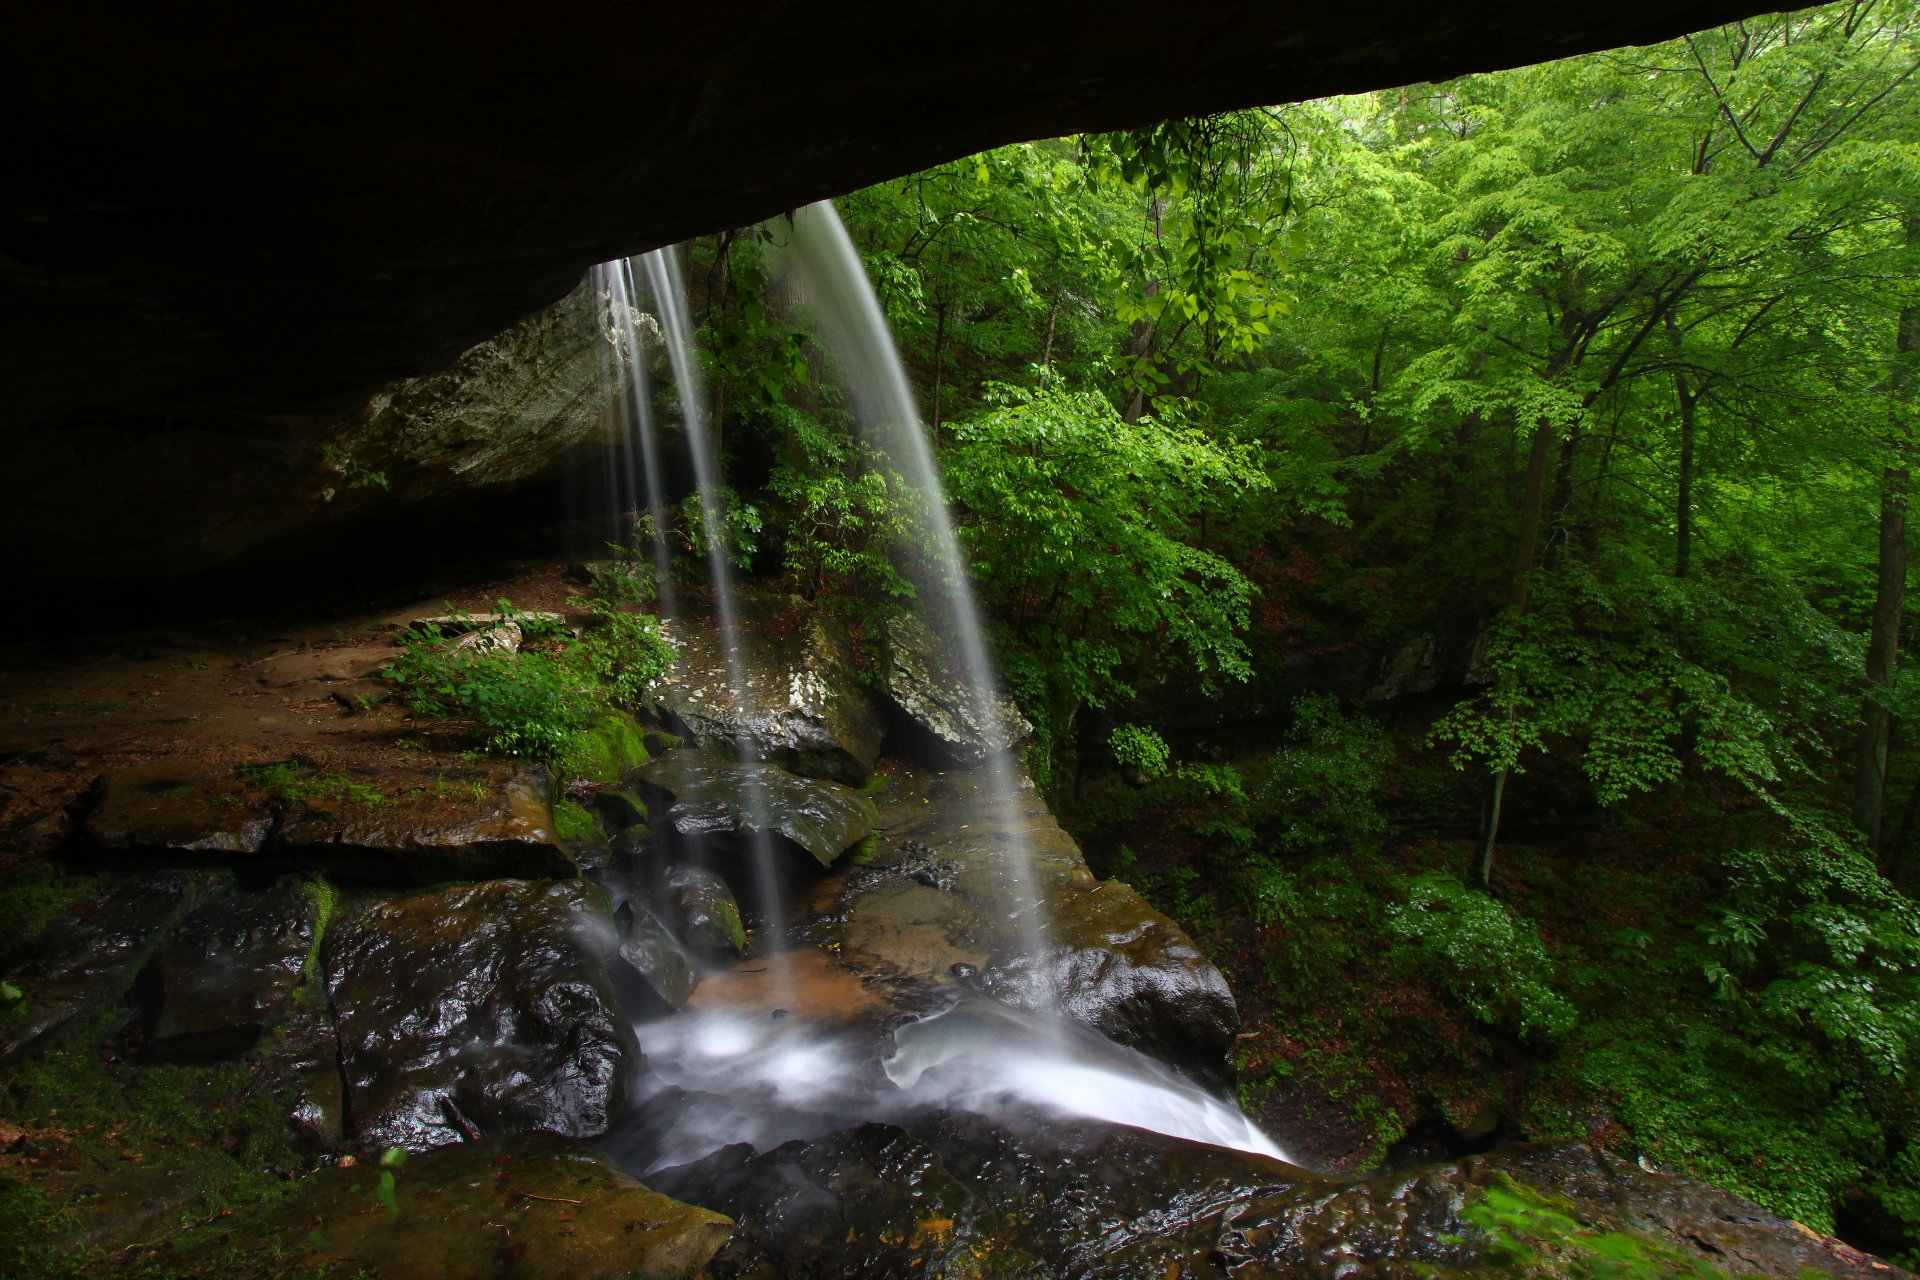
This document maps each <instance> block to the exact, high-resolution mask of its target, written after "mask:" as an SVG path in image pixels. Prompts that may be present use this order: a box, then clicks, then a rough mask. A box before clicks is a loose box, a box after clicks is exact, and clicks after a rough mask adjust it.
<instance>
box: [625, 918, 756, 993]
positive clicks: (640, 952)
mask: <svg viewBox="0 0 1920 1280" xmlns="http://www.w3.org/2000/svg"><path fill="white" fill-rule="evenodd" d="M738 914H739V913H738V909H737V908H736V909H735V916H736V917H737V916H738ZM614 923H615V925H616V926H617V928H618V929H619V934H620V958H621V959H622V960H624V961H625V962H626V963H627V964H629V965H631V966H633V970H634V973H635V974H636V975H637V976H638V977H639V978H640V979H641V980H642V981H644V982H645V984H646V987H647V990H648V992H650V993H651V995H652V1000H651V1001H647V1000H646V999H645V998H644V997H643V998H642V1003H652V1004H654V1005H656V1006H657V1008H656V1009H655V1010H654V1011H655V1012H660V1011H665V1010H670V1009H680V1008H684V1007H685V1006H686V1003H687V1001H688V1000H691V999H692V998H693V989H694V987H695V986H697V985H698V984H699V982H700V974H699V969H698V968H697V966H696V965H695V964H694V962H693V957H691V956H689V955H688V954H687V952H686V950H685V949H684V948H682V947H681V945H680V944H679V943H678V942H677V941H675V940H674V937H673V935H672V934H671V933H669V932H667V927H666V926H665V925H663V924H661V923H660V921H659V920H657V919H655V918H654V915H653V913H652V912H651V911H649V910H647V908H646V906H645V905H644V904H642V903H638V902H631V901H629V902H624V903H622V904H621V905H620V907H619V909H618V910H617V911H615V912H614Z"/></svg>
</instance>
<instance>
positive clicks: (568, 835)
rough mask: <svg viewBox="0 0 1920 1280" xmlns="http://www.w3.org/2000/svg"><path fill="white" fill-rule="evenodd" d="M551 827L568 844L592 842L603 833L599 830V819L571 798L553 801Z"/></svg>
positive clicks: (598, 838)
mask: <svg viewBox="0 0 1920 1280" xmlns="http://www.w3.org/2000/svg"><path fill="white" fill-rule="evenodd" d="M553 829H554V831H555V832H556V833H557V834H558V835H559V837H560V839H561V840H562V841H563V842H564V843H566V844H567V845H569V846H573V845H581V844H593V843H595V842H597V841H599V840H600V839H602V837H603V836H604V834H605V833H604V832H602V831H601V830H600V819H598V818H596V817H594V815H593V814H592V813H591V812H590V811H588V810H586V809H583V808H581V807H580V806H579V805H577V804H575V803H573V801H571V800H557V801H555V802H554V805H553Z"/></svg>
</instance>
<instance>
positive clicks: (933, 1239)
mask: <svg viewBox="0 0 1920 1280" xmlns="http://www.w3.org/2000/svg"><path fill="white" fill-rule="evenodd" d="M656 1181H657V1182H658V1184H659V1185H660V1186H661V1187H662V1188H665V1189H668V1191H669V1194H672V1195H676V1196H681V1197H686V1198H690V1199H694V1200H696V1201H698V1202H700V1203H703V1204H707V1205H709V1206H724V1208H722V1209H721V1211H722V1212H725V1213H728V1214H730V1215H732V1216H733V1217H734V1218H735V1219H736V1221H737V1225H736V1231H735V1233H734V1236H733V1238H732V1239H730V1240H729V1241H728V1242H727V1244H726V1246H725V1247H724V1249H723V1250H722V1251H721V1253H720V1255H719V1256H718V1257H717V1258H716V1259H715V1265H714V1270H715V1273H716V1274H717V1275H722V1276H740V1277H747V1276H751V1277H768V1278H771V1277H783V1278H784V1277H794V1278H795V1280H800V1278H802V1277H821V1278H822V1280H825V1278H826V1277H841V1276H908V1275H926V1276H954V1277H960V1276H996V1277H1002V1276H1004V1277H1009V1278H1014V1277H1029V1276H1030V1277H1036V1278H1038V1277H1042V1276H1048V1275H1050V1274H1052V1273H1051V1272H1050V1271H1049V1270H1048V1269H1047V1268H1045V1267H1043V1266H1041V1265H1040V1263H1039V1261H1038V1260H1037V1259H1035V1258H1034V1257H1033V1256H1032V1255H1030V1254H1029V1253H1027V1252H1026V1250H1025V1249H1023V1248H1022V1247H1021V1246H1020V1243H1019V1242H1018V1239H1017V1233H1016V1231H1015V1229H1014V1227H1013V1224H1012V1221H1010V1220H1009V1219H1010V1217H1011V1213H1012V1212H1017V1207H1016V1206H1018V1205H1019V1203H1020V1202H1019V1201H1014V1202H1011V1203H1009V1204H1007V1205H1006V1206H1005V1208H1006V1209H1007V1210H1008V1211H1010V1214H1009V1216H1008V1217H1003V1216H1002V1214H1001V1213H1000V1212H999V1211H997V1209H996V1207H995V1206H994V1205H993V1204H991V1203H989V1202H987V1201H985V1200H984V1199H983V1198H982V1197H981V1196H978V1195H976V1194H975V1192H974V1190H973V1189H972V1188H971V1187H970V1186H968V1184H967V1182H966V1181H965V1180H964V1179H963V1178H958V1177H955V1176H954V1175H953V1174H951V1173H949V1172H948V1171H947V1169H946V1167H945V1166H944V1164H943V1163H942V1161H941V1158H940V1156H939V1153H937V1152H936V1151H934V1150H932V1149H931V1148H930V1147H928V1146H926V1145H925V1144H924V1143H922V1142H920V1141H919V1140H918V1139H916V1138H915V1137H914V1136H913V1135H911V1134H909V1133H907V1132H905V1131H904V1130H901V1129H899V1128H896V1127H895V1126H892V1125H880V1124H871V1125H863V1126H861V1127H860V1128H858V1129H854V1130H849V1131H845V1132H843V1133H838V1134H834V1135H831V1136H830V1137H829V1138H826V1139H822V1140H818V1141H814V1142H792V1143H788V1144H786V1145H784V1146H781V1147H778V1148H776V1149H775V1150H773V1151H771V1152H768V1153H767V1154H765V1155H761V1156H757V1155H756V1154H755V1153H754V1151H753V1149H752V1148H751V1147H747V1146H733V1147H726V1148H723V1149H722V1150H720V1151H717V1152H715V1153H714V1154H713V1155H711V1156H709V1157H707V1158H706V1159H705V1160H702V1161H700V1162H698V1163H696V1164H693V1165H689V1166H684V1167H682V1168H678V1169H669V1170H665V1171H663V1172H662V1173H661V1174H659V1175H656Z"/></svg>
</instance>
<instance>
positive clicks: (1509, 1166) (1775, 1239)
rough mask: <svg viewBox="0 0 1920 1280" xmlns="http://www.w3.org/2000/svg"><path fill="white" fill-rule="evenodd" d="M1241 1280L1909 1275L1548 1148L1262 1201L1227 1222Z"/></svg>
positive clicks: (1719, 1203) (1773, 1279)
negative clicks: (1424, 1275) (1434, 1271)
mask: <svg viewBox="0 0 1920 1280" xmlns="http://www.w3.org/2000/svg"><path fill="white" fill-rule="evenodd" d="M1219 1221H1220V1228H1221V1230H1220V1236H1219V1240H1218V1242H1217V1249H1218V1253H1219V1256H1220V1259H1221V1261H1222V1263H1223V1265H1224V1266H1225V1267H1226V1268H1227V1269H1228V1270H1229V1271H1230V1272H1231V1274H1233V1275H1234V1276H1236V1277H1239V1276H1245V1277H1250V1278H1251V1280H1279V1278H1281V1277H1286V1278H1287V1280H1293V1278H1295V1277H1309V1278H1312V1280H1319V1278H1320V1277H1325V1278H1326V1280H1334V1278H1335V1277H1346V1276H1353V1275H1378V1276H1387V1275H1394V1276H1397V1275H1404V1274H1409V1273H1415V1272H1419V1271H1423V1270H1426V1269H1428V1268H1436V1267H1437V1268H1441V1269H1443V1271H1446V1270H1451V1271H1455V1272H1465V1273H1468V1274H1482V1273H1484V1274H1512V1273H1515V1272H1529V1273H1533V1274H1543V1275H1588V1274H1598V1273H1615V1272H1619V1273H1626V1274H1663V1275H1739V1276H1763V1277H1769V1278H1770V1280H1789V1278H1798V1277H1805V1276H1807V1275H1810V1274H1811V1275H1830V1276H1847V1277H1863V1278H1864V1277H1868V1276H1877V1277H1880V1278H1881V1280H1890V1278H1891V1277H1893V1276H1897V1275H1899V1274H1900V1273H1899V1272H1898V1271H1897V1270H1896V1269H1895V1268H1891V1267H1889V1266H1887V1264H1885V1263H1883V1262H1881V1261H1879V1260H1878V1259H1875V1258H1870V1257H1868V1256H1866V1255H1865V1254H1862V1253H1860V1252H1858V1251H1857V1250H1854V1249H1852V1248H1849V1247H1848V1246H1846V1245H1844V1244H1842V1243H1840V1242H1839V1241H1837V1240H1832V1239H1828V1238H1825V1237H1822V1236H1819V1235H1817V1234H1815V1233H1814V1232H1811V1231H1808V1230H1807V1229H1806V1228H1805V1227H1802V1226H1800V1225H1799V1224H1798V1223H1795V1222H1789V1221H1787V1220H1786V1219H1784V1218H1780V1217H1776V1216H1775V1215H1773V1214H1770V1213H1767V1212H1766V1211H1765V1210H1763V1209H1761V1208H1760V1207H1759V1206H1758V1205H1755V1204H1753V1203H1751V1202H1750V1201H1746V1200H1742V1199H1740V1198H1739V1197H1738V1196H1734V1195H1732V1194H1730V1193H1728V1192H1724V1191H1717V1190H1714V1189H1713V1188H1711V1187H1707V1186H1704V1185H1702V1184H1700V1183H1696V1182H1689V1181H1686V1180H1685V1179H1681V1178H1674V1177H1669V1176H1667V1175H1664V1174H1657V1173H1649V1172H1647V1171H1645V1170H1643V1169H1640V1168H1639V1167H1638V1166H1636V1165H1631V1164H1628V1163H1627V1162H1626V1161H1623V1160H1620V1159H1617V1158H1616V1157H1613V1156H1610V1155H1607V1154H1606V1153H1604V1152H1600V1151H1595V1150H1592V1149H1591V1148H1587V1147H1582V1146H1578V1145H1575V1144H1573V1143H1539V1144H1532V1145H1527V1146H1518V1147H1511V1148H1507V1149H1505V1150H1502V1151H1498V1152H1492V1153H1489V1154H1487V1155H1483V1156H1469V1157H1467V1158H1466V1159H1464V1160H1461V1161H1458V1162H1457V1163H1451V1164H1439V1165H1433V1166H1430V1167H1428V1168H1425V1169H1421V1170H1419V1171H1417V1172H1414V1173H1411V1174H1407V1175H1403V1176H1399V1177H1390V1178H1381V1179H1375V1180H1372V1181H1367V1182H1357V1183H1352V1184H1349V1185H1347V1186H1345V1187H1341V1188H1338V1189H1336V1190H1334V1191H1333V1192H1332V1193H1331V1194H1325V1193H1322V1194H1316V1195H1305V1196H1303V1195H1301V1194H1299V1193H1298V1192H1297V1191H1295V1192H1288V1193H1283V1194H1281V1195H1277V1196H1266V1197H1256V1198H1253V1199H1251V1200H1248V1201H1245V1202H1243V1203H1241V1204H1238V1205H1234V1206H1231V1207H1228V1208H1227V1209H1226V1210H1225V1211H1224V1212H1222V1213H1221V1215H1220V1219H1219Z"/></svg>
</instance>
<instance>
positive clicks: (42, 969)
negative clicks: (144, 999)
mask: <svg viewBox="0 0 1920 1280" xmlns="http://www.w3.org/2000/svg"><path fill="white" fill-rule="evenodd" d="M203 892H204V883H203V882H201V881H196V880H194V879H190V878H189V877H187V876H185V875H178V874H167V875H161V876H146V877H141V878H139V879H123V878H117V877H116V878H102V879H99V880H97V881H89V883H88V884H87V885H86V886H85V887H84V888H81V889H79V890H78V891H76V892H75V893H73V895H72V897H71V900H70V901H68V902H66V903H65V904H64V905H63V906H62V907H61V909H60V910H58V911H57V912H56V913H55V914H54V915H53V916H52V918H51V919H50V920H49V921H48V922H47V923H46V924H45V925H44V926H42V927H41V928H40V929H38V930H37V931H35V933H34V934H33V936H31V937H15V938H5V939H0V979H4V980H5V981H7V982H10V983H12V984H13V985H14V986H16V987H18V988H19V989H20V991H21V993H22V999H21V1001H20V1002H19V1003H18V1004H16V1005H15V1006H13V1007H12V1008H10V1009H8V1010H7V1017H6V1019H5V1021H4V1022H0V1062H4V1061H6V1060H7V1059H9V1058H11V1057H13V1056H14V1055H15V1054H17V1053H22V1052H25V1051H27V1050H29V1049H32V1048H34V1047H36V1046H38V1045H41V1044H44V1043H47V1042H49V1041H51V1040H53V1039H54V1038H55V1037H57V1036H58V1035H59V1034H60V1032H61V1029H62V1028H63V1027H66V1026H67V1025H68V1024H69V1023H71V1022H74V1021H75V1020H76V1019H80V1018H83V1017H84V1016H85V1015H88V1014H89V1013H90V1012H91V1011H96V1010H103V1009H108V1008H114V1007H118V1006H119V1005H120V1004H121V1002H122V1001H123V999H124V998H125V996H126V994H127V992H128V989H129V988H130V987H131V985H132V983H133V980H134V976H135V975H136V974H137V973H138V972H139V971H140V969H141V967H142V966H144V965H145V964H146V963H147V961H148V959H149V958H150V957H151V956H152V954H153V950H154V948H155V947H156V946H158V945H159V943H160V941H161V940H162V939H163V938H164V937H165V936H166V933H167V929H168V927H169V926H170V925H171V924H172V922H173V921H174V920H176V919H178V918H179V916H180V915H181V914H182V913H183V912H186V911H188V910H191V909H192V907H193V906H194V904H195V903H196V902H197V901H198V900H199V898H200V896H201V895H202V893H203Z"/></svg>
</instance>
